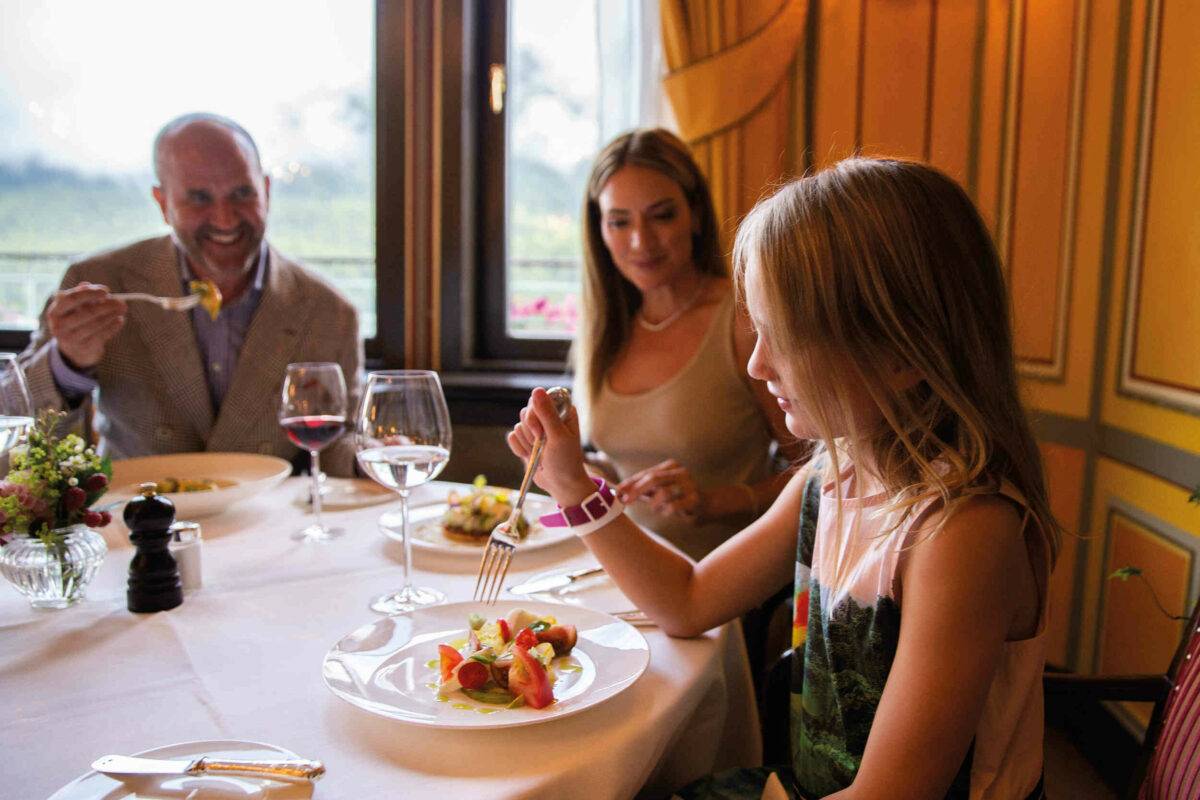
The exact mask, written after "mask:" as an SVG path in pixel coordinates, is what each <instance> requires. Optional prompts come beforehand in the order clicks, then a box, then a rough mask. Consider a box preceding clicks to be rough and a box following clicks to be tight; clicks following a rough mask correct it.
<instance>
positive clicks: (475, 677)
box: [458, 658, 490, 689]
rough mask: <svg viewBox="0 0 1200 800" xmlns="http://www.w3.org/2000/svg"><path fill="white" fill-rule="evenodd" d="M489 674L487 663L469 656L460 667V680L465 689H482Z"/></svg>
mask: <svg viewBox="0 0 1200 800" xmlns="http://www.w3.org/2000/svg"><path fill="white" fill-rule="evenodd" d="M489 676H490V675H489V673H488V668H487V665H486V664H483V663H480V662H479V661H472V660H471V659H469V658H468V659H467V660H466V661H465V662H463V665H462V666H461V667H459V668H458V682H459V683H461V684H462V686H463V688H464V689H482V688H483V685H484V684H485V683H487V682H488V677H489Z"/></svg>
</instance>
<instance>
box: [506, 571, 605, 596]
mask: <svg viewBox="0 0 1200 800" xmlns="http://www.w3.org/2000/svg"><path fill="white" fill-rule="evenodd" d="M603 574H604V567H588V568H587V569H577V570H575V571H574V572H564V573H563V574H561V575H546V576H543V577H541V578H534V579H533V580H530V581H526V582H525V583H521V584H518V585H516V586H510V587H508V591H509V592H511V593H512V594H536V593H538V592H550V591H553V590H555V589H561V588H563V587H564V586H570V585H571V584H573V583H576V582H578V581H581V580H583V579H584V578H591V577H592V576H594V575H603Z"/></svg>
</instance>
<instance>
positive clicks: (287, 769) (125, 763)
mask: <svg viewBox="0 0 1200 800" xmlns="http://www.w3.org/2000/svg"><path fill="white" fill-rule="evenodd" d="M92 769H94V770H96V772H101V773H104V774H105V775H108V776H110V777H113V778H117V779H124V778H129V777H134V776H144V775H249V776H253V777H256V778H274V779H276V780H307V781H315V780H316V779H317V778H319V777H321V776H322V775H324V774H325V765H324V764H322V763H321V762H320V761H309V760H307V759H302V758H298V759H292V760H286V759H285V760H280V761H236V760H231V759H224V758H220V759H218V758H197V759H195V760H193V761H182V760H178V759H165V758H138V757H136V756H120V755H112V756H104V757H102V758H98V759H96V760H95V761H93V762H92Z"/></svg>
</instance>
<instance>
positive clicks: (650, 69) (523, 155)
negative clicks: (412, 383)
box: [474, 0, 661, 368]
mask: <svg viewBox="0 0 1200 800" xmlns="http://www.w3.org/2000/svg"><path fill="white" fill-rule="evenodd" d="M657 13H658V10H657V4H656V3H652V2H640V0H587V1H583V0H580V1H579V2H571V3H563V2H559V1H558V0H508V2H507V3H495V4H491V5H489V7H488V16H487V17H486V18H485V19H484V20H483V21H482V24H481V39H482V42H483V43H482V47H481V57H480V58H479V63H478V64H477V65H476V73H477V74H478V75H479V76H480V80H482V81H484V82H485V83H486V86H487V91H485V92H482V93H481V95H480V96H479V97H478V98H477V100H478V102H481V103H482V104H483V106H484V109H483V110H482V112H481V113H480V121H479V124H478V129H479V131H480V149H479V152H480V154H481V155H480V159H481V166H480V170H479V171H480V174H481V176H482V185H481V187H480V192H479V193H480V195H481V196H482V198H483V200H482V201H481V204H480V207H479V209H478V212H479V213H480V215H481V220H480V225H479V230H480V233H481V247H480V250H481V255H480V260H481V265H480V269H479V272H478V280H477V281H476V283H475V289H476V295H475V304H476V308H477V311H478V315H479V318H480V324H479V326H478V328H477V331H476V335H477V339H476V342H475V350H474V354H475V356H476V357H477V358H479V359H480V360H482V361H489V360H490V361H493V362H495V361H500V362H501V363H503V362H509V363H511V362H514V361H518V362H520V363H522V364H525V365H528V364H530V363H531V362H533V363H536V362H539V361H540V362H542V363H545V364H547V365H548V366H550V367H552V368H554V367H558V366H560V365H561V361H562V359H563V357H564V356H565V353H566V348H567V344H568V343H569V340H570V338H571V337H572V336H573V334H574V333H575V331H576V329H577V325H578V315H579V286H580V269H581V265H582V231H581V214H582V207H583V196H584V190H585V185H586V182H587V177H588V173H589V172H590V170H591V165H592V160H593V158H594V157H595V155H596V153H597V152H598V151H599V150H600V148H601V147H603V145H604V144H605V143H606V142H607V141H608V140H609V139H611V138H613V137H614V136H616V135H617V134H618V133H620V132H622V131H624V130H628V129H630V128H633V127H636V126H638V125H640V124H653V120H655V119H656V118H658V117H660V116H661V106H660V104H659V103H658V97H659V94H658V91H657V86H656V84H657V77H658V58H657V43H658V33H657ZM498 68H502V69H503V72H502V73H500V74H502V75H503V81H504V89H505V91H504V93H503V95H502V97H503V105H502V107H501V108H497V107H496V102H495V98H496V94H497V86H496V83H497V81H498V80H499V77H498V75H497V69H498Z"/></svg>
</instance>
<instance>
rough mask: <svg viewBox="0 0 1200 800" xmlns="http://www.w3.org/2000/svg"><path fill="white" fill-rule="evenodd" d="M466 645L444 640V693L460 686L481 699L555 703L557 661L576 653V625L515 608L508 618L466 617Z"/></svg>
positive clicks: (441, 691) (517, 703)
mask: <svg viewBox="0 0 1200 800" xmlns="http://www.w3.org/2000/svg"><path fill="white" fill-rule="evenodd" d="M467 622H468V623H469V625H470V628H469V629H468V631H467V639H466V642H465V643H464V644H462V645H461V646H457V647H456V646H454V645H452V644H439V645H438V655H439V656H440V661H439V668H440V671H441V680H440V681H439V683H438V688H437V692H438V694H439V695H441V696H446V695H449V694H450V693H452V692H455V691H461V692H462V693H463V694H465V695H466V696H467V697H469V698H471V699H472V700H475V701H476V702H480V703H492V704H496V705H504V706H508V707H517V706H523V705H524V706H529V707H530V708H545V707H546V706H548V705H550V704H551V703H553V702H554V660H555V659H556V658H561V657H562V656H565V655H567V654H569V653H570V652H571V649H572V648H573V647H575V642H576V639H577V637H578V634H577V632H576V630H575V626H574V625H559V624H558V622H557V620H555V619H554V617H538V616H536V615H535V614H532V613H530V612H528V611H525V610H524V609H520V608H517V609H513V610H512V611H511V612H509V614H508V616H507V617H504V618H501V619H496V620H491V621H489V620H487V619H486V618H485V617H483V616H481V615H479V614H471V615H470V616H469V617H468V618H467Z"/></svg>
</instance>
